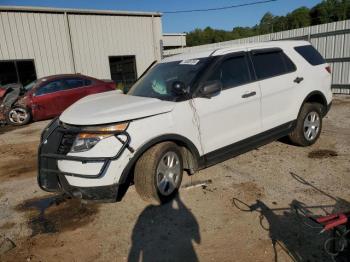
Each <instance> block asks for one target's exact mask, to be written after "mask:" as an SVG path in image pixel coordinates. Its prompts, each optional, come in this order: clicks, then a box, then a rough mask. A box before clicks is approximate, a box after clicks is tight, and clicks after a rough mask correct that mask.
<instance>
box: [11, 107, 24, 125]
mask: <svg viewBox="0 0 350 262" xmlns="http://www.w3.org/2000/svg"><path fill="white" fill-rule="evenodd" d="M27 117H28V113H27V111H26V110H25V109H23V108H13V109H11V111H10V112H9V119H10V121H11V122H12V123H15V124H22V123H23V122H24V121H25V120H26V119H27Z"/></svg>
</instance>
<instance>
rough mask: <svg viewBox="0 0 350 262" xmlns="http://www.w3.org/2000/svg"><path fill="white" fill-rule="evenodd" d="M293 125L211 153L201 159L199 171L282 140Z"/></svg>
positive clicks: (277, 128)
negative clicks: (201, 164)
mask: <svg viewBox="0 0 350 262" xmlns="http://www.w3.org/2000/svg"><path fill="white" fill-rule="evenodd" d="M295 124H296V120H295V121H291V122H288V123H286V124H283V125H280V126H278V127H275V128H272V129H270V130H267V131H265V132H262V133H260V134H257V135H255V136H252V137H249V138H247V139H244V140H242V141H239V142H236V143H234V144H232V145H229V146H225V147H223V148H220V149H217V150H215V151H212V152H210V153H208V154H206V155H204V156H202V157H201V160H200V161H199V163H205V164H204V166H202V167H201V168H200V169H202V168H206V167H209V166H212V165H215V164H217V163H220V162H222V161H225V160H227V159H230V158H232V157H234V156H237V155H240V154H243V153H245V152H248V151H250V150H252V149H255V148H257V147H260V146H263V145H265V144H268V143H270V142H273V141H275V140H277V139H279V138H282V137H284V136H286V135H288V134H289V133H290V132H291V131H292V130H293V128H294V127H295Z"/></svg>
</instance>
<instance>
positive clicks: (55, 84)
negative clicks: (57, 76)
mask: <svg viewBox="0 0 350 262" xmlns="http://www.w3.org/2000/svg"><path fill="white" fill-rule="evenodd" d="M64 89H65V85H64V83H63V82H62V81H61V80H55V81H51V82H49V83H47V84H44V85H42V86H41V87H39V88H38V90H36V92H35V95H37V96H40V95H45V94H50V93H54V92H57V91H62V90H64Z"/></svg>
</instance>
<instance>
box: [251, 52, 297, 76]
mask: <svg viewBox="0 0 350 262" xmlns="http://www.w3.org/2000/svg"><path fill="white" fill-rule="evenodd" d="M252 60H253V65H254V68H255V72H256V75H257V77H258V79H265V78H269V77H273V76H278V75H282V74H287V73H290V72H293V71H295V70H296V67H295V65H294V63H293V62H292V61H291V60H290V59H289V58H288V57H287V56H286V55H285V54H284V53H283V51H282V50H275V51H266V52H264V50H261V51H260V50H259V51H258V52H256V53H255V52H253V56H252Z"/></svg>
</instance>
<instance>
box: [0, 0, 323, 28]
mask: <svg viewBox="0 0 350 262" xmlns="http://www.w3.org/2000/svg"><path fill="white" fill-rule="evenodd" d="M256 1H257V0H216V1H214V0H197V1H194V0H0V5H17V6H45V7H61V8H80V9H104V10H127V11H159V12H164V11H176V10H189V9H203V8H216V7H222V6H230V5H238V4H245V3H251V2H256ZM319 2H321V0H277V1H275V2H270V3H266V4H260V5H255V6H245V7H239V8H234V9H227V10H220V11H211V12H195V13H181V14H163V17H162V24H163V32H164V33H182V32H189V31H192V30H193V29H195V28H205V27H207V26H210V27H212V28H216V29H224V30H232V28H233V27H236V26H253V25H255V24H257V23H259V21H260V19H261V17H262V16H263V15H264V14H265V13H266V12H271V13H273V14H274V15H286V14H287V13H288V12H291V11H293V10H294V9H295V8H298V7H301V6H307V7H312V6H314V5H316V4H317V3H319Z"/></svg>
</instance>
